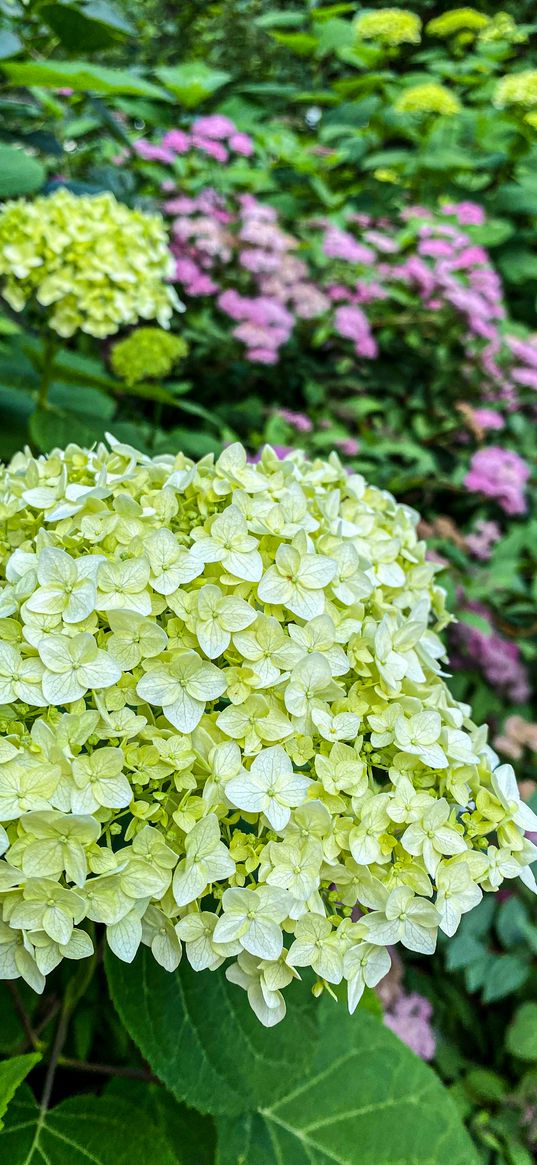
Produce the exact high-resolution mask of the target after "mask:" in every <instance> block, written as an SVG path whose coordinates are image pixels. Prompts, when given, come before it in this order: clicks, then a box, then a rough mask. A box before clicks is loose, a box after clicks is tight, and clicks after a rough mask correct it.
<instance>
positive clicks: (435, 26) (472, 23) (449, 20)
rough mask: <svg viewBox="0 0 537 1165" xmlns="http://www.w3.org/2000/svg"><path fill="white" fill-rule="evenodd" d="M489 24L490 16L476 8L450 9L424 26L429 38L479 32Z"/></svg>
mask: <svg viewBox="0 0 537 1165" xmlns="http://www.w3.org/2000/svg"><path fill="white" fill-rule="evenodd" d="M488 24H490V16H487V15H486V14H485V13H484V12H478V11H477V9H476V8H452V9H451V10H450V11H449V12H443V13H442V15H441V16H435V17H434V20H430V21H429V23H428V24H427V26H426V32H427V33H428V34H429V36H438V37H449V36H456V35H457V33H460V32H465V33H467V32H473V33H477V32H480V31H481V30H482V29H484V28H486V27H487V25H488Z"/></svg>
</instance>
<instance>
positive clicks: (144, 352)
mask: <svg viewBox="0 0 537 1165" xmlns="http://www.w3.org/2000/svg"><path fill="white" fill-rule="evenodd" d="M187 352H188V344H187V343H186V340H183V338H182V336H174V335H172V334H171V333H169V332H164V331H163V330H162V328H143V327H142V328H136V330H135V331H134V332H131V334H130V336H126V337H125V339H124V340H118V342H117V344H114V347H113V348H112V352H111V355H110V363H111V365H112V368H113V370H114V372H115V374H116V376H119V378H120V380H124V381H125V384H128V385H129V387H132V386H133V385H134V384H139V383H140V381H142V380H147V379H150V380H158V379H163V378H164V377H166V376H169V374H170V372H171V371H172V369H173V368H174V367H175V365H176V364H177V363H178V362H179V360H182V359H183V358H184V357H185V356H186V354H187Z"/></svg>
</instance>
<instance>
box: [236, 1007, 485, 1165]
mask: <svg viewBox="0 0 537 1165" xmlns="http://www.w3.org/2000/svg"><path fill="white" fill-rule="evenodd" d="M320 1007H321V1005H320ZM217 1123H218V1131H219V1140H218V1152H217V1157H216V1162H217V1165H241V1163H243V1162H244V1163H246V1162H248V1165H249V1163H250V1162H252V1165H253V1163H254V1162H255V1165H284V1163H285V1165H287V1163H288V1162H289V1165H291V1163H292V1165H354V1163H356V1165H417V1163H418V1162H419V1165H477V1155H476V1153H475V1150H474V1149H473V1147H472V1143H471V1141H470V1139H469V1137H468V1135H467V1133H466V1131H465V1129H464V1127H463V1125H462V1123H461V1120H460V1118H459V1115H458V1113H457V1111H456V1108H455V1106H454V1104H453V1102H452V1100H451V1098H450V1096H449V1094H448V1093H447V1091H446V1090H445V1089H444V1087H443V1085H442V1084H441V1083H440V1081H439V1079H438V1077H437V1076H436V1075H435V1074H434V1072H433V1071H432V1070H431V1069H430V1068H428V1067H427V1066H426V1065H425V1064H424V1063H422V1061H421V1060H419V1059H418V1058H417V1056H415V1055H414V1054H413V1053H412V1052H410V1051H409V1049H408V1048H407V1047H406V1046H405V1045H404V1044H403V1043H401V1041H400V1040H398V1039H397V1037H396V1036H394V1035H393V1034H392V1033H391V1032H390V1031H388V1030H387V1028H385V1027H384V1026H383V1025H382V1024H381V1023H380V1022H379V1021H378V1020H377V1019H374V1018H373V1017H372V1016H370V1015H368V1014H367V1013H365V1012H359V1013H357V1014H356V1015H355V1016H352V1017H351V1016H349V1015H348V1014H347V1013H346V1012H345V1010H344V1008H343V1007H342V1006H341V1005H339V1006H337V1007H336V1006H335V1005H333V1004H331V1003H327V1004H326V1005H322V1023H321V1035H320V1042H319V1048H318V1051H317V1055H316V1057H315V1060H314V1063H313V1067H312V1072H311V1074H310V1076H309V1077H308V1079H306V1080H305V1081H302V1082H301V1083H300V1084H299V1085H297V1086H294V1085H292V1084H290V1085H288V1088H287V1092H286V1095H284V1096H283V1097H280V1099H279V1100H277V1101H276V1102H273V1103H271V1104H270V1105H268V1106H267V1107H265V1108H264V1109H263V1110H262V1111H259V1112H257V1113H255V1114H254V1113H248V1114H245V1115H242V1116H240V1117H239V1118H238V1119H236V1120H231V1119H229V1118H221V1119H219V1121H218V1122H217Z"/></svg>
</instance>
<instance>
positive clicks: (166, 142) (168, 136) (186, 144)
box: [160, 129, 192, 154]
mask: <svg viewBox="0 0 537 1165" xmlns="http://www.w3.org/2000/svg"><path fill="white" fill-rule="evenodd" d="M160 144H161V146H165V147H166V148H167V149H168V150H173V152H174V154H186V152H187V150H189V149H190V147H191V145H192V138H191V137H190V135H189V134H187V133H185V132H184V130H182V129H170V130H168V133H165V134H164V137H163V138H162V140H161V143H160Z"/></svg>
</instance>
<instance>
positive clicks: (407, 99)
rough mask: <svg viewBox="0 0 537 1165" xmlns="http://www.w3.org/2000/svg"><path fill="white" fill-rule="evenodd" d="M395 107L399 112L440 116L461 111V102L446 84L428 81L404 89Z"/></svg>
mask: <svg viewBox="0 0 537 1165" xmlns="http://www.w3.org/2000/svg"><path fill="white" fill-rule="evenodd" d="M395 108H396V110H397V111H398V113H437V114H438V115H439V116H440V117H453V115H454V114H455V113H459V112H460V109H461V103H460V101H459V99H458V97H456V96H455V94H454V93H451V92H450V90H449V89H448V88H447V86H446V85H440V84H439V83H438V82H437V81H426V82H425V83H424V84H423V85H411V86H410V88H408V89H403V91H402V92H401V93H400V94H399V97H398V98H397V101H396V102H395Z"/></svg>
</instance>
